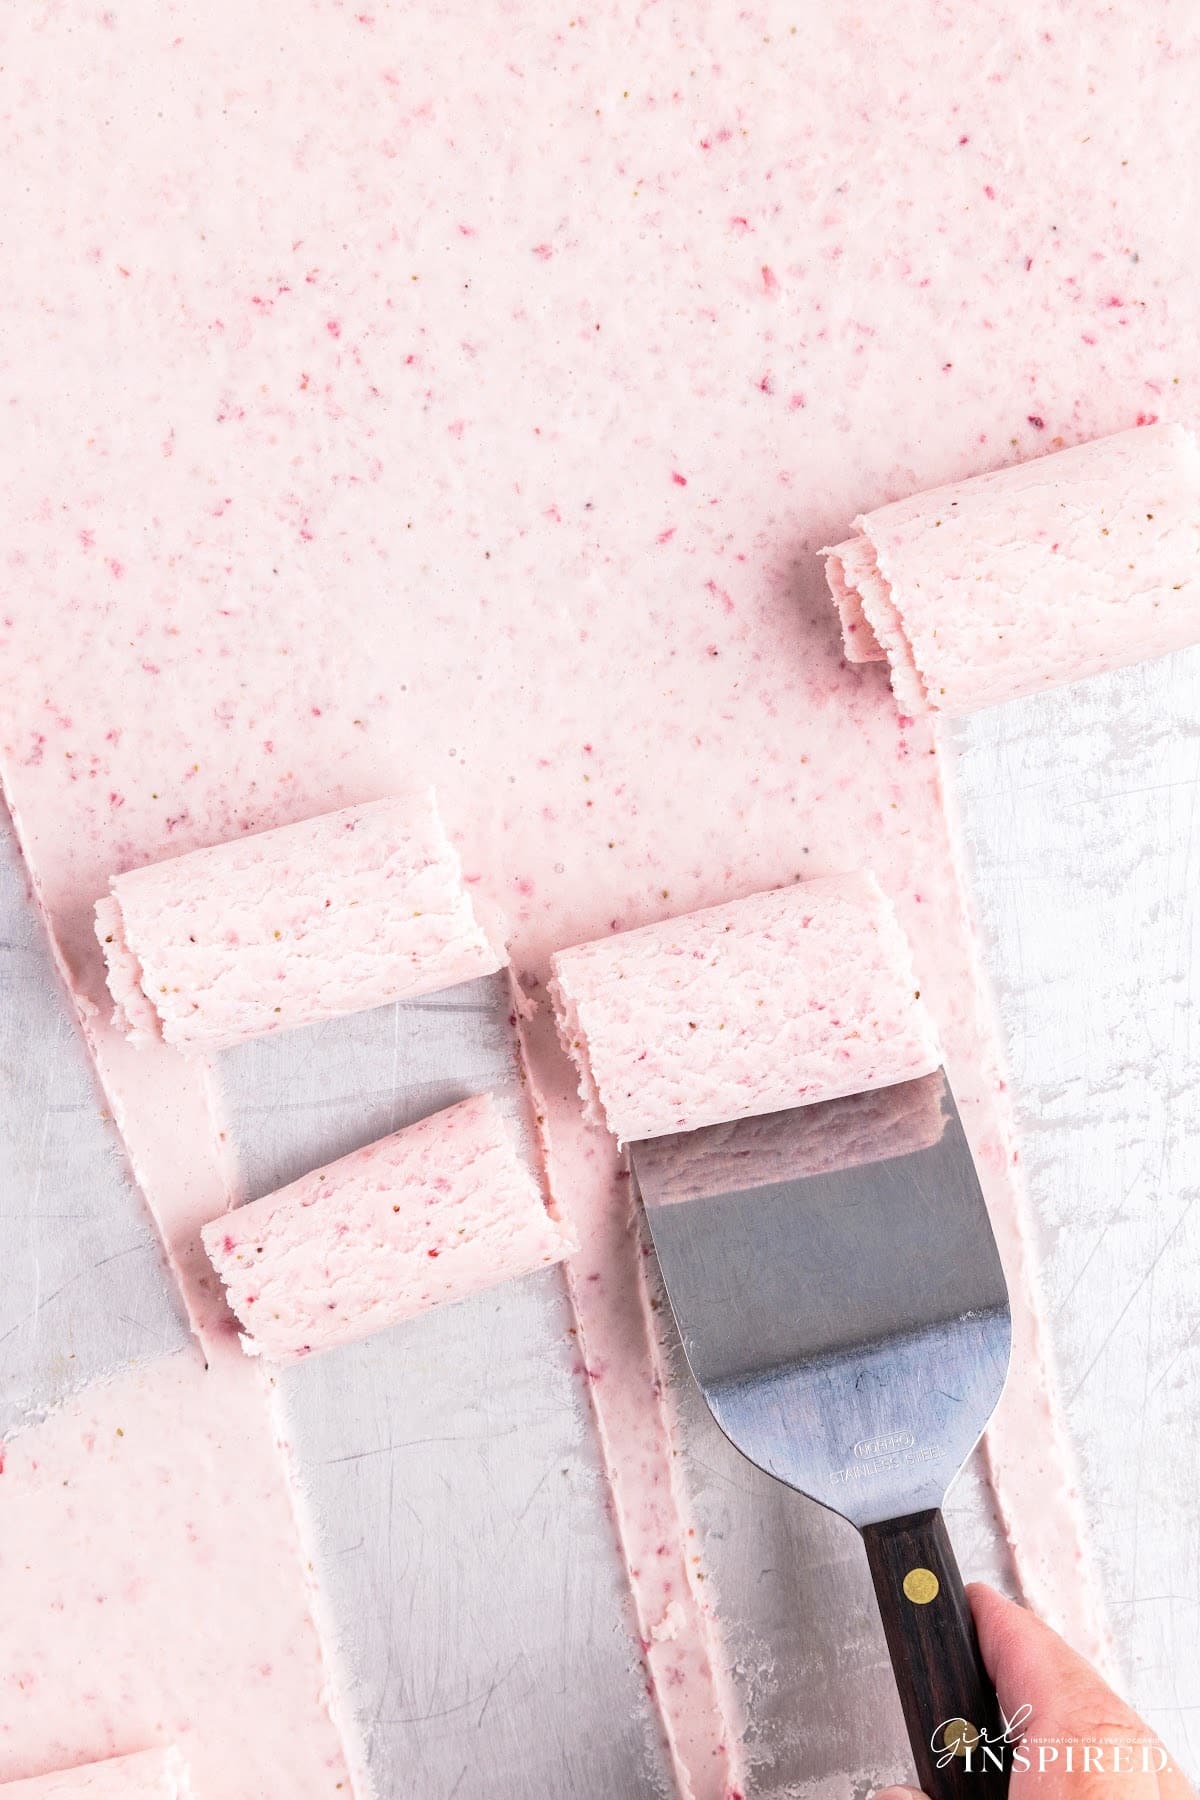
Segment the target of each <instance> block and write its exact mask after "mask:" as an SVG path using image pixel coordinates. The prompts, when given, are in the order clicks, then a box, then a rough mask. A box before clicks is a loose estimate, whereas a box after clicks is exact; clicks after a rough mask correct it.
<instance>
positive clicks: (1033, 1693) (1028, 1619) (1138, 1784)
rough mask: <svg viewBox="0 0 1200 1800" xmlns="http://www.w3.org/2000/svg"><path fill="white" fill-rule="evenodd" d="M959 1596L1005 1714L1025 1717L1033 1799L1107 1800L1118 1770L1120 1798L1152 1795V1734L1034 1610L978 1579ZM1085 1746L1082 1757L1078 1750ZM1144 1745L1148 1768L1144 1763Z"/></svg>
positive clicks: (1150, 1799) (1155, 1783) (1155, 1788)
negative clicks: (966, 1604) (1037, 1776)
mask: <svg viewBox="0 0 1200 1800" xmlns="http://www.w3.org/2000/svg"><path fill="white" fill-rule="evenodd" d="M967 1594H968V1597H969V1599H970V1602H971V1611H972V1613H973V1614H974V1617H975V1625H976V1629H977V1630H978V1632H979V1647H980V1649H981V1651H982V1652H983V1660H984V1662H985V1663H986V1665H987V1669H988V1673H989V1674H990V1675H991V1677H992V1680H993V1681H994V1682H995V1684H996V1693H997V1695H998V1697H999V1700H1000V1705H1001V1707H1002V1709H1003V1711H1004V1714H1005V1717H1006V1718H1008V1719H1013V1720H1015V1719H1017V1718H1019V1717H1021V1716H1023V1715H1024V1716H1025V1718H1026V1721H1027V1722H1026V1723H1025V1724H1024V1726H1023V1732H1024V1734H1025V1737H1026V1740H1027V1742H1026V1753H1027V1754H1028V1755H1029V1756H1030V1759H1031V1761H1032V1764H1033V1767H1034V1768H1035V1769H1037V1770H1038V1771H1039V1773H1042V1764H1043V1762H1044V1764H1045V1767H1044V1779H1042V1780H1039V1782H1038V1793H1039V1800H1060V1796H1063V1795H1065V1794H1066V1793H1068V1792H1069V1794H1070V1796H1071V1800H1093V1796H1094V1797H1095V1800H1100V1797H1101V1796H1103V1795H1107V1796H1108V1800H1113V1793H1114V1775H1115V1774H1116V1773H1117V1768H1118V1767H1119V1771H1120V1789H1119V1791H1120V1795H1121V1800H1155V1797H1156V1796H1157V1795H1158V1793H1159V1779H1158V1772H1157V1762H1158V1760H1159V1758H1158V1756H1157V1754H1155V1752H1156V1751H1157V1749H1158V1748H1159V1746H1158V1739H1157V1738H1156V1737H1155V1735H1154V1733H1153V1732H1152V1731H1151V1730H1150V1728H1149V1726H1148V1725H1146V1724H1145V1722H1144V1721H1143V1720H1142V1719H1139V1717H1138V1715H1137V1714H1136V1713H1135V1712H1134V1710H1133V1708H1132V1707H1131V1706H1128V1705H1127V1704H1126V1702H1125V1701H1124V1700H1122V1699H1121V1698H1120V1696H1119V1695H1118V1694H1115V1693H1114V1692H1113V1690H1112V1689H1111V1688H1110V1687H1109V1686H1108V1683H1107V1682H1105V1681H1103V1680H1102V1679H1101V1678H1100V1676H1099V1675H1098V1674H1097V1673H1096V1671H1095V1669H1093V1668H1092V1666H1091V1664H1090V1663H1088V1662H1085V1661H1084V1659H1083V1657H1082V1656H1079V1655H1078V1654H1077V1653H1076V1652H1075V1651H1074V1650H1072V1649H1071V1648H1070V1646H1069V1645H1068V1644H1065V1643H1064V1642H1063V1640H1062V1639H1061V1638H1060V1637H1059V1635H1058V1633H1057V1632H1056V1631H1052V1630H1051V1629H1050V1627H1049V1626H1048V1625H1047V1624H1045V1623H1044V1622H1043V1621H1042V1620H1041V1619H1039V1618H1037V1617H1036V1615H1035V1614H1033V1613H1031V1612H1028V1611H1026V1609H1025V1608H1024V1607H1023V1606H1017V1605H1015V1604H1014V1602H1013V1601H1011V1600H1006V1599H1005V1598H1004V1597H1003V1595H1002V1594H998V1593H996V1591H995V1589H993V1588H989V1587H985V1586H984V1585H983V1584H982V1583H981V1582H975V1583H972V1585H971V1586H970V1587H969V1588H968V1589H967ZM1069 1745H1072V1746H1073V1754H1072V1757H1071V1761H1072V1764H1073V1767H1072V1768H1071V1769H1070V1770H1068V1768H1067V1766H1066V1764H1067V1760H1068V1759H1067V1749H1068V1746H1069ZM1088 1746H1091V1747H1092V1757H1091V1758H1090V1759H1089V1758H1087V1757H1085V1754H1084V1753H1085V1750H1086V1749H1087V1747H1088ZM1145 1746H1149V1747H1150V1759H1149V1766H1144V1758H1143V1748H1144V1747H1145ZM1118 1755H1119V1757H1120V1763H1119V1765H1117V1764H1116V1758H1117V1756H1118ZM1089 1762H1090V1763H1091V1765H1092V1766H1090V1767H1089V1766H1088V1765H1089ZM1097 1763H1098V1764H1099V1766H1098V1767H1097V1766H1096V1765H1097ZM1081 1764H1082V1766H1081ZM1115 1765H1116V1766H1115Z"/></svg>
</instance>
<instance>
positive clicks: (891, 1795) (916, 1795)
mask: <svg viewBox="0 0 1200 1800" xmlns="http://www.w3.org/2000/svg"><path fill="white" fill-rule="evenodd" d="M871 1800H926V1797H925V1795H924V1794H923V1793H922V1791H921V1789H920V1788H914V1787H902V1786H900V1785H899V1784H897V1785H896V1786H894V1787H885V1788H878V1789H877V1790H876V1792H875V1793H874V1794H872V1795H871Z"/></svg>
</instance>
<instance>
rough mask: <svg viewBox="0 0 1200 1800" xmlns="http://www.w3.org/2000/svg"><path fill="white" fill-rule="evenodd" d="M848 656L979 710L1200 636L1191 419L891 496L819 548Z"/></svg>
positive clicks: (921, 694)
mask: <svg viewBox="0 0 1200 1800" xmlns="http://www.w3.org/2000/svg"><path fill="white" fill-rule="evenodd" d="M824 554H825V557H826V573H827V576H828V580H829V587H830V592H831V594H832V595H833V599H834V602H835V604H836V606H837V608H838V612H839V614H840V616H841V620H842V633H843V639H844V643H845V651H846V656H847V658H848V660H850V661H851V662H872V661H882V660H884V659H885V658H886V660H887V661H888V662H889V663H890V664H891V672H892V686H893V688H894V690H895V694H896V699H897V701H898V702H899V704H900V706H901V708H902V709H903V710H904V711H906V712H909V713H912V714H916V713H918V712H921V711H925V710H932V711H934V712H943V713H968V712H974V711H976V710H977V709H978V708H979V707H984V706H994V705H996V704H997V703H998V702H1000V701H1002V700H1015V699H1019V698H1021V697H1022V696H1023V695H1026V694H1037V693H1041V692H1042V691H1043V690H1044V689H1046V688H1051V687H1056V686H1058V685H1059V684H1061V683H1063V682H1068V681H1078V680H1081V679H1082V678H1083V677H1084V676H1088V675H1099V674H1103V673H1104V672H1105V671H1106V670H1109V669H1119V668H1123V667H1124V666H1125V665H1126V664H1128V663H1134V662H1142V661H1145V660H1147V659H1148V658H1151V657H1155V656H1165V655H1167V654H1168V653H1169V652H1170V651H1172V650H1181V649H1184V648H1185V647H1186V646H1188V645H1190V644H1194V643H1197V642H1200V449H1198V447H1197V445H1196V441H1195V439H1194V438H1193V436H1192V434H1191V433H1190V432H1189V431H1186V430H1184V428H1183V427H1182V426H1180V425H1150V426H1142V427H1139V428H1138V429H1136V430H1133V431H1124V432H1120V433H1118V434H1117V436H1115V437H1109V438H1100V439H1098V440H1097V441H1096V442H1094V443H1090V444H1080V445H1079V446H1077V447H1076V448H1075V449H1072V450H1063V451H1060V452H1058V453H1057V454H1056V455H1052V456H1045V457H1041V458H1039V459H1038V460H1036V461H1034V462H1028V463H1019V464H1017V465H1016V467H1015V468H1009V469H999V470H997V471H996V472H995V473H994V474H991V475H979V476H976V477H975V478H974V479H973V480H970V481H962V482H958V483H956V484H954V485H953V486H950V487H941V488H934V489H932V490H931V491H930V492H929V493H926V494H917V495H915V496H914V497H913V498H911V499H908V500H898V501H896V502H894V503H893V504H892V505H890V506H881V507H879V508H878V509H877V511H875V512H871V513H866V514H864V515H863V516H862V517H860V518H858V519H856V520H855V522H854V536H853V537H851V538H850V539H849V540H848V541H847V542H846V543H844V544H839V545H837V546H836V548H834V549H832V550H827V551H825V552H824Z"/></svg>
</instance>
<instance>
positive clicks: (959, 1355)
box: [631, 1070, 1011, 1528]
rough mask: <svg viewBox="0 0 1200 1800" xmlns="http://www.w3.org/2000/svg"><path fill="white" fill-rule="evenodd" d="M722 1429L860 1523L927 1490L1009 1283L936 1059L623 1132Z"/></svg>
mask: <svg viewBox="0 0 1200 1800" xmlns="http://www.w3.org/2000/svg"><path fill="white" fill-rule="evenodd" d="M631 1159H632V1165H633V1171H634V1176H635V1179H636V1181H637V1184H638V1188H639V1190H640V1193H641V1197H642V1200H643V1203H644V1205H645V1209H646V1217H647V1220H648V1222H649V1225H650V1230H651V1234H652V1236H653V1239H654V1247H655V1251H656V1253H657V1256H658V1260H659V1264H660V1267H661V1270H662V1275H663V1281H664V1283H665V1286H666V1289H667V1294H668V1297H669V1299H670V1302H671V1307H672V1310H673V1312H674V1314H675V1318H676V1321H677V1323H678V1326H679V1332H680V1337H681V1340H682V1343H683V1347H684V1351H685V1353H686V1355H687V1359H688V1363H689V1366H690V1367H691V1370H692V1373H693V1375H694V1376H695V1378H696V1380H697V1382H698V1383H699V1386H700V1388H701V1390H702V1391H703V1393H704V1396H705V1399H706V1400H707V1402H708V1405H709V1407H710V1409H711V1410H712V1412H713V1415H714V1417H715V1418H716V1420H717V1423H718V1424H719V1425H720V1426H721V1428H722V1430H723V1431H724V1432H725V1433H726V1435H727V1436H728V1437H729V1439H730V1440H731V1442H732V1443H733V1444H734V1445H735V1446H736V1447H737V1448H738V1449H739V1450H740V1451H741V1452H742V1453H743V1454H744V1455H745V1456H747V1457H749V1458H750V1460H751V1461H752V1462H754V1463H757V1464H758V1466H759V1467H760V1468H763V1469H765V1470H766V1471H767V1472H768V1473H769V1474H771V1475H774V1476H775V1477H776V1478H777V1479H779V1480H780V1481H783V1482H786V1483H787V1484H788V1485H789V1486H791V1487H794V1488H797V1489H799V1491H800V1492H802V1493H805V1494H808V1495H810V1496H811V1497H812V1498H813V1499H814V1500H818V1501H820V1503H821V1504H822V1505H824V1506H828V1507H830V1508H831V1509H832V1510H833V1511H835V1512H838V1513H841V1514H842V1515H843V1516H844V1517H846V1518H848V1519H850V1520H851V1521H852V1523H854V1524H855V1525H857V1526H859V1527H860V1528H861V1527H863V1526H865V1525H869V1524H872V1523H874V1522H876V1521H879V1520H883V1519H894V1518H897V1517H900V1516H903V1515H906V1514H910V1513H915V1512H920V1511H921V1510H923V1509H927V1508H935V1507H938V1506H940V1505H941V1502H942V1499H943V1496H944V1494H945V1491H946V1489H947V1487H948V1486H949V1485H950V1482H951V1481H952V1480H953V1478H954V1476H955V1475H956V1474H957V1472H958V1470H959V1469H960V1468H961V1466H962V1464H963V1462H964V1461H965V1459H966V1457H967V1456H968V1454H969V1453H970V1451H971V1449H972V1447H973V1446H974V1444H975V1443H976V1441H977V1440H978V1438H979V1436H980V1433H981V1432H982V1430H983V1428H984V1426H985V1424H986V1423H987V1420H988V1418H989V1416H990V1414H991V1412H992V1409H993V1408H994V1406H995V1404H996V1401H997V1400H998V1399H999V1396H1000V1392H1001V1389H1002V1387H1003V1384H1004V1377H1005V1373H1006V1371H1007V1367H1008V1357H1009V1348H1010V1337H1011V1329H1010V1317H1009V1307H1008V1291H1007V1287H1006V1285H1005V1280H1004V1271H1003V1268H1002V1266H1001V1262H1000V1257H999V1253H998V1251H997V1249H996V1243H995V1239H994V1237H993V1235H992V1229H991V1225H990V1222H989V1220H988V1216H987V1209H986V1207H985V1205H984V1200H983V1195H982V1192H981V1190H980V1186H979V1180H978V1177H977V1175H976V1172H975V1167H974V1163H973V1161H972V1158H971V1153H970V1149H969V1147H968V1145H967V1141H966V1136H965V1134H964V1132H963V1129H962V1124H961V1122H960V1120H959V1116H958V1111H957V1108H956V1107H955V1104H954V1099H953V1095H952V1094H951V1092H950V1086H949V1083H948V1081H947V1080H946V1076H945V1073H944V1072H943V1071H940V1070H939V1071H938V1072H936V1073H935V1074H932V1075H928V1076H924V1077H922V1078H920V1079H919V1080H917V1081H909V1082H903V1083H900V1084H898V1085H896V1086H894V1087H889V1088H883V1089H878V1090H875V1091H873V1092H871V1093H866V1094H854V1095H851V1096H849V1097H847V1098H844V1099H839V1100H832V1101H828V1102H825V1103H823V1104H820V1105H817V1106H811V1107H800V1108H795V1109H792V1110H790V1111H787V1112H782V1113H773V1114H770V1115H768V1116H767V1117H765V1118H757V1119H746V1120H741V1121H738V1122H737V1123H735V1124H731V1125H722V1126H712V1127H709V1128H707V1129H705V1130H703V1131H696V1132H687V1133H680V1134H679V1135H677V1136H675V1137H663V1138H655V1139H651V1140H647V1141H645V1142H642V1143H637V1144H634V1145H633V1146H632V1148H631Z"/></svg>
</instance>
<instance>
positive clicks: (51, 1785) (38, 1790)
mask: <svg viewBox="0 0 1200 1800" xmlns="http://www.w3.org/2000/svg"><path fill="white" fill-rule="evenodd" d="M192 1792H193V1790H192V1785H191V1783H190V1781H189V1780H188V1773H187V1768H186V1766H185V1764H184V1760H183V1757H182V1756H181V1755H180V1753H179V1751H178V1750H175V1749H169V1750H143V1751H141V1752H140V1753H139V1754H138V1755H136V1756H114V1757H111V1758H110V1759H109V1761H107V1762H97V1763H86V1764H84V1765H82V1766H81V1767H79V1768H75V1769H59V1770H56V1771H55V1773H54V1774H52V1775H32V1776H30V1777H29V1779H28V1780H27V1781H11V1782H6V1783H5V1784H4V1786H3V1787H0V1795H2V1796H3V1800H191V1796H192Z"/></svg>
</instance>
